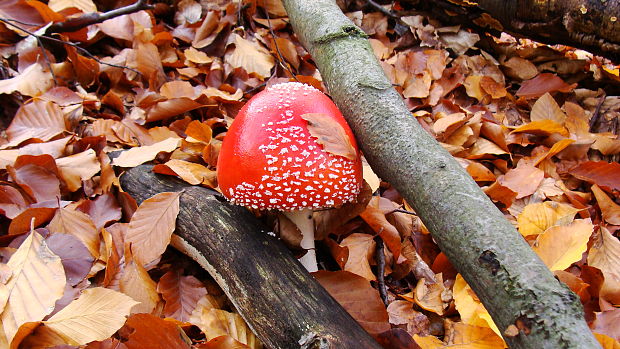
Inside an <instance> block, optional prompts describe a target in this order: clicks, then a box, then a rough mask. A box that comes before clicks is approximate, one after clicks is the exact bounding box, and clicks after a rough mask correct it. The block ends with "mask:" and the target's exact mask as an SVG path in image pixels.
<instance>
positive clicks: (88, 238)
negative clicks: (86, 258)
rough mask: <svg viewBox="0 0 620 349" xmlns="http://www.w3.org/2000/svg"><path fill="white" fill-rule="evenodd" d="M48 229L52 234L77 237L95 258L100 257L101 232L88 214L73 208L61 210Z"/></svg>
mask: <svg viewBox="0 0 620 349" xmlns="http://www.w3.org/2000/svg"><path fill="white" fill-rule="evenodd" d="M47 228H48V229H49V230H50V232H52V233H63V234H69V235H73V236H75V237H77V238H78V239H80V241H82V243H84V246H86V248H88V251H89V252H90V253H91V254H92V255H93V257H99V231H97V228H96V227H95V224H94V223H93V221H92V219H90V217H89V216H88V215H87V214H86V213H82V212H80V211H77V210H75V209H71V208H61V209H59V210H58V211H57V212H56V215H55V216H54V218H53V219H52V221H51V222H50V224H49V226H48V227H47Z"/></svg>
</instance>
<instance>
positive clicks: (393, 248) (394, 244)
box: [360, 196, 401, 260]
mask: <svg viewBox="0 0 620 349" xmlns="http://www.w3.org/2000/svg"><path fill="white" fill-rule="evenodd" d="M380 200H381V199H380V198H379V197H378V196H374V197H372V198H371V199H370V202H369V203H368V206H366V209H365V210H364V211H363V212H362V213H360V217H361V218H362V219H363V220H364V221H365V222H366V223H367V224H368V225H369V226H370V227H371V228H372V230H373V231H374V232H375V233H377V234H378V235H379V236H380V237H381V239H383V242H385V244H386V245H387V247H388V249H389V250H390V252H392V254H393V255H394V258H396V259H397V260H398V257H399V256H400V249H401V239H400V234H399V232H398V230H397V229H396V227H395V226H393V225H392V224H391V223H390V222H389V221H388V220H387V218H386V217H385V214H384V213H383V211H382V210H381V209H379V207H378V206H379V202H380ZM385 200H387V199H385Z"/></svg>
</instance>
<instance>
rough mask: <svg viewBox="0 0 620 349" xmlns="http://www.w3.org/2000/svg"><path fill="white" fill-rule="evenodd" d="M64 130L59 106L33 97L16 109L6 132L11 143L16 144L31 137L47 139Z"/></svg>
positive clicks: (63, 119)
mask: <svg viewBox="0 0 620 349" xmlns="http://www.w3.org/2000/svg"><path fill="white" fill-rule="evenodd" d="M66 130H67V129H66V125H65V118H64V116H63V114H62V110H60V107H59V106H58V105H57V104H55V103H52V102H44V101H41V100H38V99H35V100H34V101H32V103H28V104H25V105H22V106H21V107H20V108H19V110H17V113H16V114H15V117H14V118H13V121H11V124H10V125H9V127H8V128H7V129H6V134H7V136H8V137H9V141H10V142H11V144H14V145H17V144H19V143H21V142H23V141H25V140H28V139H31V138H36V139H40V140H42V141H48V140H50V139H51V138H52V137H54V136H56V135H58V134H60V133H62V132H65V131H66Z"/></svg>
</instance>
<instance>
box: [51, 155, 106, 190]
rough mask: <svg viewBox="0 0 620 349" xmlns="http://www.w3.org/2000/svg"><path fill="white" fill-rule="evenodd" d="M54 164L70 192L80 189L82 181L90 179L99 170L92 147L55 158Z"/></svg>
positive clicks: (99, 166)
mask: <svg viewBox="0 0 620 349" xmlns="http://www.w3.org/2000/svg"><path fill="white" fill-rule="evenodd" d="M56 165H57V166H58V172H59V173H60V177H61V178H62V179H63V180H64V181H65V184H67V189H68V190H69V191H70V192H74V191H76V190H78V189H80V188H81V187H82V182H83V181H86V180H89V179H91V178H92V177H93V176H94V175H96V174H97V173H99V171H101V165H100V164H99V160H98V159H97V154H96V153H95V151H94V150H93V149H88V150H86V151H83V152H81V153H77V154H73V155H70V156H67V157H64V158H60V159H57V160H56Z"/></svg>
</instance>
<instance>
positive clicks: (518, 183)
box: [497, 163, 545, 199]
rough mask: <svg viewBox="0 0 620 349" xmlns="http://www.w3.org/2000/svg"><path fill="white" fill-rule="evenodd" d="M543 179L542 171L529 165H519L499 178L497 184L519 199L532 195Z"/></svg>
mask: <svg viewBox="0 0 620 349" xmlns="http://www.w3.org/2000/svg"><path fill="white" fill-rule="evenodd" d="M543 179H545V173H544V172H543V171H541V170H539V169H538V168H536V167H534V166H532V165H530V164H526V163H519V164H518V165H517V168H514V169H511V170H509V171H508V172H506V174H505V175H503V176H500V177H499V178H498V179H497V182H498V183H499V184H501V185H503V186H504V187H507V188H509V189H510V190H512V191H514V192H515V193H517V196H516V197H515V198H516V199H521V198H523V197H526V196H529V195H532V194H534V192H535V191H536V189H538V186H539V185H540V183H541V182H542V181H543Z"/></svg>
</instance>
